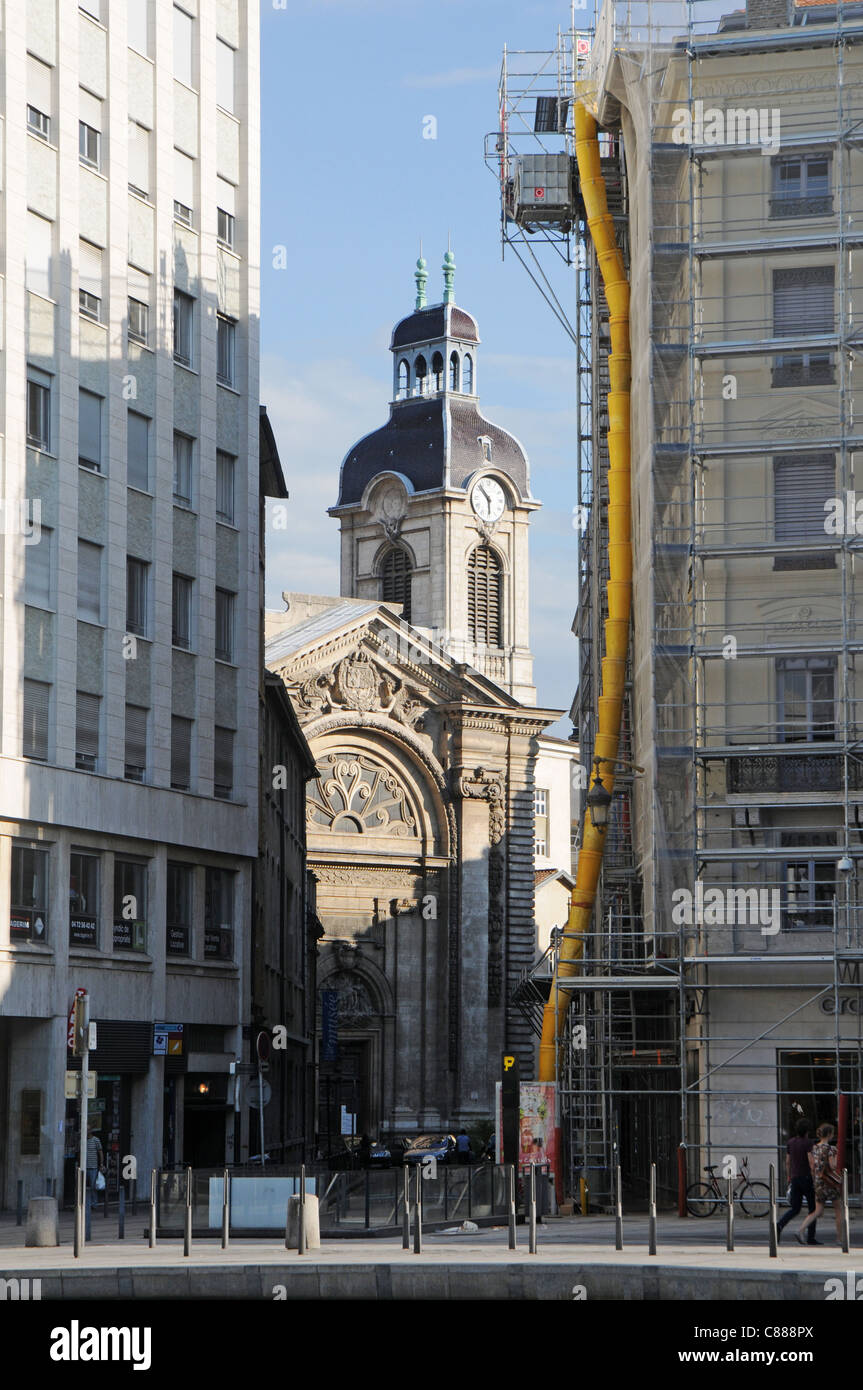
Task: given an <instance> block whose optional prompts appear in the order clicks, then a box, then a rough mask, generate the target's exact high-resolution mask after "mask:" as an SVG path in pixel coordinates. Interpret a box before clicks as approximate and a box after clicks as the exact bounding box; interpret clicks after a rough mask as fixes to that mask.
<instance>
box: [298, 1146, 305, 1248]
mask: <svg viewBox="0 0 863 1390" xmlns="http://www.w3.org/2000/svg"><path fill="white" fill-rule="evenodd" d="M305 1253H306V1165H305V1164H304V1163H303V1164H301V1165H300V1205H299V1210H298V1212H297V1254H298V1255H305Z"/></svg>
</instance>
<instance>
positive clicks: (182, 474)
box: [174, 433, 192, 507]
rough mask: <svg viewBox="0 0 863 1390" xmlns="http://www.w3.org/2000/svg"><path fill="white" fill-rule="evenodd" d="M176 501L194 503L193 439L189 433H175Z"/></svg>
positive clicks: (184, 503) (186, 504)
mask: <svg viewBox="0 0 863 1390" xmlns="http://www.w3.org/2000/svg"><path fill="white" fill-rule="evenodd" d="M174 501H175V502H182V503H183V505H184V506H186V507H189V506H191V503H192V441H191V439H190V438H189V436H188V435H187V434H179V433H175V435H174Z"/></svg>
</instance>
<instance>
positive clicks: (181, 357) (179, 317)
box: [174, 290, 195, 367]
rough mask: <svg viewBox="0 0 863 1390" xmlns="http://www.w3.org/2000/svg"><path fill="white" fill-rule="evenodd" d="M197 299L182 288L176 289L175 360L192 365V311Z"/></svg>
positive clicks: (186, 365) (187, 365) (188, 365)
mask: <svg viewBox="0 0 863 1390" xmlns="http://www.w3.org/2000/svg"><path fill="white" fill-rule="evenodd" d="M194 303H195V301H194V300H193V298H192V296H191V295H189V294H184V293H183V291H182V290H174V361H175V362H181V363H182V365H183V366H184V367H191V365H192V311H193V306H194Z"/></svg>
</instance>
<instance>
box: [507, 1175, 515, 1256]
mask: <svg viewBox="0 0 863 1390" xmlns="http://www.w3.org/2000/svg"><path fill="white" fill-rule="evenodd" d="M506 1181H507V1189H508V1191H507V1206H508V1208H509V1248H510V1250H515V1248H516V1239H515V1167H514V1165H513V1164H512V1163H510V1164H508V1166H507V1170H506Z"/></svg>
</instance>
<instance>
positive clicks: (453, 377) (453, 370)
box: [449, 352, 461, 391]
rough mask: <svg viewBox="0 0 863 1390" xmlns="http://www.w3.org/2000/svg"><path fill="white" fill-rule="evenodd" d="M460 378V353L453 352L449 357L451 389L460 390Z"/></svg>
mask: <svg viewBox="0 0 863 1390" xmlns="http://www.w3.org/2000/svg"><path fill="white" fill-rule="evenodd" d="M460 378H461V372H460V370H459V361H458V353H457V352H453V353H451V354H450V359H449V389H450V390H451V391H458V389H459V380H460Z"/></svg>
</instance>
